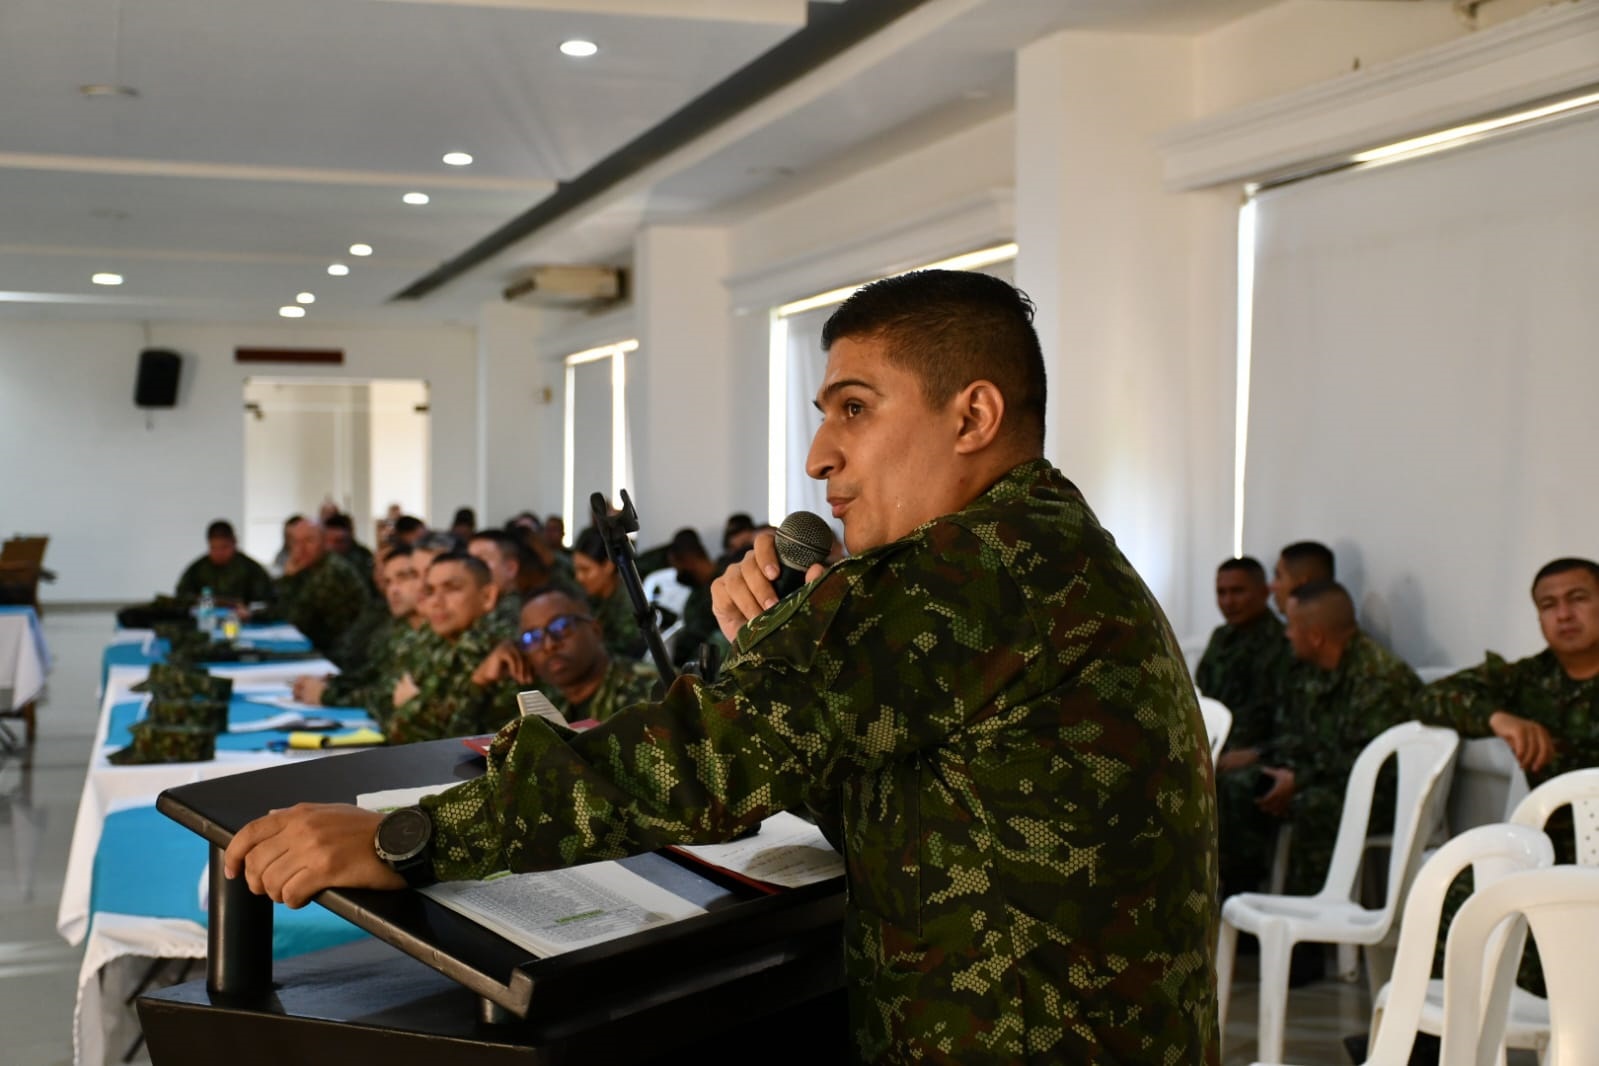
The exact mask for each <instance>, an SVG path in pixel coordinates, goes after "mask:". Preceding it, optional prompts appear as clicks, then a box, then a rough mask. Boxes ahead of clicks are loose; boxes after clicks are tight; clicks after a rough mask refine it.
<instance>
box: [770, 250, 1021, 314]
mask: <svg viewBox="0 0 1599 1066" xmlns="http://www.w3.org/2000/svg"><path fill="white" fill-rule="evenodd" d="M1016 251H1017V247H1016V245H1015V244H1014V243H1011V244H1001V245H996V246H995V247H993V248H983V249H980V250H978V251H975V252H967V253H965V254H964V255H957V256H954V257H952V258H949V259H940V260H939V261H938V262H936V263H927V264H925V265H923V266H919V267H912V268H911V270H902V271H899V273H898V274H885V275H883V277H890V278H892V277H898V276H899V274H909V273H911V272H912V271H914V270H981V269H983V267H986V266H993V265H994V264H995V263H1003V262H1005V261H1006V260H1007V259H1015V258H1016ZM881 280H883V279H882V278H873V279H872V281H881ZM872 281H863V282H861V283H860V284H859V285H846V286H845V287H843V288H841V289H829V290H828V291H827V292H821V293H817V294H816V295H815V296H807V297H806V298H805V299H803V300H795V301H794V302H793V303H788V304H783V305H782V306H780V307H779V308H778V309H777V313H778V314H779V315H780V316H782V317H785V318H786V317H787V316H789V315H797V314H799V313H800V312H802V311H814V310H816V309H817V308H818V307H826V306H827V305H828V304H841V303H843V302H844V301H845V300H847V299H849V298H850V297H851V296H853V295H855V294H856V293H857V292H859V291H860V290H861V289H864V288H865V287H866V286H868V285H870V284H871V283H872Z"/></svg>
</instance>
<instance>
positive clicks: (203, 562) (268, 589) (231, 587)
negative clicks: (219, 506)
mask: <svg viewBox="0 0 1599 1066" xmlns="http://www.w3.org/2000/svg"><path fill="white" fill-rule="evenodd" d="M205 540H206V548H207V551H206V553H205V554H204V555H202V556H200V558H198V559H196V560H195V561H194V562H192V563H190V564H189V567H188V569H186V570H184V571H183V576H182V577H180V578H178V590H177V596H178V599H180V600H184V601H187V602H193V601H195V600H198V599H199V598H200V593H201V592H203V591H204V590H205V589H210V590H211V596H212V598H213V599H215V600H216V601H217V602H218V603H223V604H236V605H239V606H244V605H247V604H251V603H268V602H270V601H271V600H272V576H271V575H270V574H268V573H267V572H266V568H265V567H264V566H262V565H261V564H260V563H258V562H256V561H255V560H254V559H252V558H250V557H249V556H248V555H246V554H244V553H243V552H241V551H240V550H239V539H238V538H237V537H235V536H234V535H233V526H232V525H231V524H230V523H228V522H225V521H223V520H222V519H220V518H219V519H217V520H216V521H215V522H212V523H211V524H210V525H209V526H207V527H206V529H205Z"/></svg>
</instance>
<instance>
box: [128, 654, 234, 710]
mask: <svg viewBox="0 0 1599 1066" xmlns="http://www.w3.org/2000/svg"><path fill="white" fill-rule="evenodd" d="M131 688H132V690H133V691H134V692H148V693H150V694H151V696H152V697H154V698H155V699H158V700H188V699H212V700H221V701H223V702H224V703H226V702H227V701H228V700H230V699H232V698H233V679H232V678H228V677H212V676H211V675H210V674H208V673H206V672H205V671H204V670H196V669H189V668H188V667H184V666H179V665H177V664H176V663H153V664H151V666H150V672H149V673H148V674H147V675H145V679H144V680H143V681H140V682H139V683H138V684H136V685H133V686H131Z"/></svg>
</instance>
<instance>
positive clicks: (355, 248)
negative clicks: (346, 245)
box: [350, 244, 372, 255]
mask: <svg viewBox="0 0 1599 1066" xmlns="http://www.w3.org/2000/svg"><path fill="white" fill-rule="evenodd" d="M350 254H351V255H371V254H372V246H371V245H370V244H352V245H350Z"/></svg>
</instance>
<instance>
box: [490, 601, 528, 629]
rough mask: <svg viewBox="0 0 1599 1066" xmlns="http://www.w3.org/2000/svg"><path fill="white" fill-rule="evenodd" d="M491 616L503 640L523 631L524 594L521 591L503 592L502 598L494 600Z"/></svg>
mask: <svg viewBox="0 0 1599 1066" xmlns="http://www.w3.org/2000/svg"><path fill="white" fill-rule="evenodd" d="M489 617H490V618H492V619H493V620H494V627H495V629H497V630H498V631H499V632H500V633H501V634H502V636H501V639H502V640H509V639H510V638H511V637H514V636H515V635H516V634H518V633H520V632H521V631H522V594H521V593H519V592H502V593H500V598H499V599H497V600H495V601H494V610H492V611H490V612H489Z"/></svg>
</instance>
